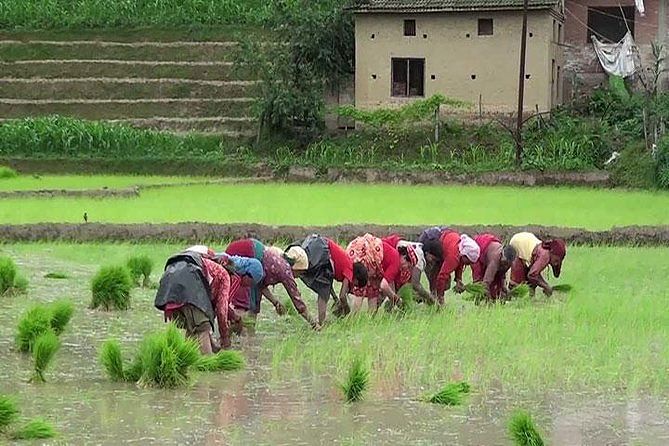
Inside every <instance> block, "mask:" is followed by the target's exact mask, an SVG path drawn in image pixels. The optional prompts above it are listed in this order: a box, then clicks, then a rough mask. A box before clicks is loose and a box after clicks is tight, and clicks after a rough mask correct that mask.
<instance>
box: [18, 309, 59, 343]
mask: <svg viewBox="0 0 669 446" xmlns="http://www.w3.org/2000/svg"><path fill="white" fill-rule="evenodd" d="M50 329H51V312H50V311H49V308H48V307H46V306H45V305H36V306H34V307H32V308H30V309H29V310H28V311H26V312H25V313H24V314H23V315H22V316H21V319H20V320H19V325H18V328H17V331H16V338H15V341H16V347H17V348H18V349H19V351H22V352H31V351H32V350H33V345H34V343H35V341H36V340H37V338H38V337H40V336H41V335H43V334H44V333H46V332H48V331H49V330H50Z"/></svg>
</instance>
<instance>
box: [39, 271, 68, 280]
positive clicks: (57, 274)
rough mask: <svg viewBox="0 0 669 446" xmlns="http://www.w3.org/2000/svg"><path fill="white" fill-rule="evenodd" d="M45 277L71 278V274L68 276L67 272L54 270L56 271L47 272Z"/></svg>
mask: <svg viewBox="0 0 669 446" xmlns="http://www.w3.org/2000/svg"><path fill="white" fill-rule="evenodd" d="M44 278H45V279H69V278H70V276H68V275H67V274H65V273H59V272H54V273H47V274H45V275H44Z"/></svg>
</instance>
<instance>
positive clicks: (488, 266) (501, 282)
mask: <svg viewBox="0 0 669 446" xmlns="http://www.w3.org/2000/svg"><path fill="white" fill-rule="evenodd" d="M474 241H475V242H476V244H477V245H479V249H480V250H481V254H480V255H479V259H478V261H477V262H476V263H474V264H472V279H473V281H474V282H483V284H484V285H485V287H486V294H487V296H488V298H489V299H499V298H501V297H504V296H506V295H507V294H508V292H509V290H508V289H507V287H506V272H507V271H508V270H509V268H511V264H512V263H513V261H514V260H515V259H516V250H515V248H514V247H513V246H506V247H505V246H503V245H502V242H501V241H500V240H499V238H497V236H495V235H493V234H479V235H477V236H476V237H474Z"/></svg>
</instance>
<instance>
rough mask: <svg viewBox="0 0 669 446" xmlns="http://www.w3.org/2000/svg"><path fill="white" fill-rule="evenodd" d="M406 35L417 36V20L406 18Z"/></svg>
mask: <svg viewBox="0 0 669 446" xmlns="http://www.w3.org/2000/svg"><path fill="white" fill-rule="evenodd" d="M404 35H405V36H415V35H416V21H415V20H405V21H404Z"/></svg>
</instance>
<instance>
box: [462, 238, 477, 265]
mask: <svg viewBox="0 0 669 446" xmlns="http://www.w3.org/2000/svg"><path fill="white" fill-rule="evenodd" d="M458 248H459V249H460V255H461V256H465V257H467V258H468V259H469V261H470V262H472V263H476V262H477V261H478V259H479V255H481V248H480V247H479V245H478V243H476V242H475V241H474V239H472V238H471V237H470V236H468V235H467V234H462V235H460V244H459V245H458Z"/></svg>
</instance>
